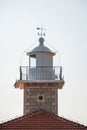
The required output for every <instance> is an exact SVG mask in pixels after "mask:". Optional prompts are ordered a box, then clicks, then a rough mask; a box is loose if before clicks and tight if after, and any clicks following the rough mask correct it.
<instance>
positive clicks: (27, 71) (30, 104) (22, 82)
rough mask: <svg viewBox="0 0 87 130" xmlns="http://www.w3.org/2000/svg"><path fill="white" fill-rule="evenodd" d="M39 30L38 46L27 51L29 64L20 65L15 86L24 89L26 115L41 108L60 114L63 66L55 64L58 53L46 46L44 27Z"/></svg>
mask: <svg viewBox="0 0 87 130" xmlns="http://www.w3.org/2000/svg"><path fill="white" fill-rule="evenodd" d="M38 30H39V31H40V33H39V39H38V46H36V47H35V48H33V49H32V50H31V51H27V52H26V56H27V57H28V60H29V61H28V63H29V64H28V65H27V66H20V78H19V79H18V80H17V81H16V82H15V88H20V89H23V90H24V95H23V96H24V97H23V99H24V101H23V102H24V103H23V104H24V115H26V114H27V113H32V112H35V111H39V110H42V111H47V112H50V113H53V114H55V115H58V89H62V87H63V85H64V79H63V78H62V66H53V58H54V56H55V55H56V53H55V52H53V51H51V49H50V48H48V47H47V46H45V39H44V33H43V30H44V29H43V28H42V27H41V28H38ZM32 61H33V62H32Z"/></svg>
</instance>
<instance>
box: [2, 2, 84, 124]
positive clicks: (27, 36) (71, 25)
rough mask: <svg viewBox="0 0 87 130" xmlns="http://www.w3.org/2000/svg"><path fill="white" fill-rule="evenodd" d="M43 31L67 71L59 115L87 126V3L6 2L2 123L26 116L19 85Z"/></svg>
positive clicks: (60, 97) (65, 71) (4, 6)
mask: <svg viewBox="0 0 87 130" xmlns="http://www.w3.org/2000/svg"><path fill="white" fill-rule="evenodd" d="M41 26H43V27H44V28H46V31H45V33H46V37H45V39H46V40H47V41H48V42H49V43H50V44H51V45H52V46H53V47H54V48H56V49H57V50H58V52H59V53H57V57H56V59H57V58H59V59H61V63H60V64H61V65H62V66H63V74H64V80H65V85H64V87H63V89H62V90H59V103H58V104H59V115H61V116H64V117H65V118H68V119H71V120H74V121H78V122H81V123H83V124H87V0H0V122H2V120H3V121H7V120H10V119H12V118H15V117H17V116H20V115H22V114H23V91H22V90H20V89H15V88H14V86H13V85H14V82H15V80H16V79H17V75H18V71H19V66H20V62H21V57H22V54H23V51H24V50H25V49H26V48H28V47H29V46H30V45H32V44H33V43H34V42H35V41H36V40H37V39H38V35H37V30H36V28H37V27H41ZM49 47H50V46H49ZM22 58H23V57H22ZM26 58H27V60H28V57H27V56H26ZM23 60H25V59H24V58H23ZM58 64H59V63H58V62H57V60H56V62H55V65H56V66H57V65H58Z"/></svg>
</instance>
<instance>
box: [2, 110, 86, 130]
mask: <svg viewBox="0 0 87 130" xmlns="http://www.w3.org/2000/svg"><path fill="white" fill-rule="evenodd" d="M58 129H59V130H87V126H84V125H81V124H79V123H76V122H73V121H70V120H67V119H65V118H63V117H59V116H56V115H53V114H52V113H49V112H45V111H37V112H33V113H30V114H27V115H24V116H22V117H19V118H16V119H13V120H11V121H8V122H5V123H2V124H1V125H0V130H58Z"/></svg>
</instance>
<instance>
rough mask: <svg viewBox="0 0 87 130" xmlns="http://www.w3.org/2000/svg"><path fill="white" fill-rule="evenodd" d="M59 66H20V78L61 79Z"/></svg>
mask: <svg viewBox="0 0 87 130" xmlns="http://www.w3.org/2000/svg"><path fill="white" fill-rule="evenodd" d="M61 79H62V67H61V66H36V67H35V66H20V80H61Z"/></svg>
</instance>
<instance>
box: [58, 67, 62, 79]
mask: <svg viewBox="0 0 87 130" xmlns="http://www.w3.org/2000/svg"><path fill="white" fill-rule="evenodd" d="M59 78H60V80H62V67H61V66H60V75H59Z"/></svg>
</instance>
